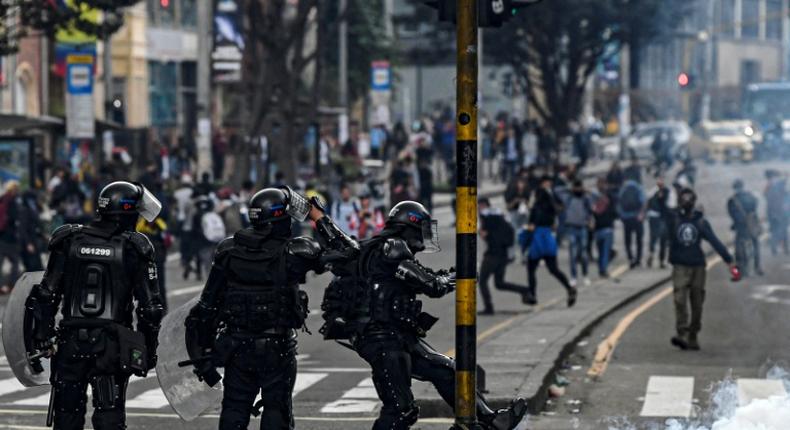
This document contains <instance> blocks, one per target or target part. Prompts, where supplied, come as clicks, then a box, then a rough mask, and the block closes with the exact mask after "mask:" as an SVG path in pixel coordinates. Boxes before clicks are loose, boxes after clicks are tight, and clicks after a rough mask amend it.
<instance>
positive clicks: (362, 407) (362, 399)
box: [321, 378, 379, 414]
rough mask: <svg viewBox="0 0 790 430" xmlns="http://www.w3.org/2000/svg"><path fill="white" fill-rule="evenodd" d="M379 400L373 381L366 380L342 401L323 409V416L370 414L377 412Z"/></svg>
mask: <svg viewBox="0 0 790 430" xmlns="http://www.w3.org/2000/svg"><path fill="white" fill-rule="evenodd" d="M378 405H379V398H378V395H377V394H376V389H375V388H374V386H373V379H371V378H365V379H363V380H362V381H360V382H359V384H357V386H356V387H354V388H352V389H350V390H348V391H346V392H345V393H343V395H342V396H341V397H340V399H338V400H335V401H334V402H331V403H327V404H326V405H324V406H323V407H322V408H321V413H322V414H352V413H370V412H373V411H375V410H376V408H377V407H378Z"/></svg>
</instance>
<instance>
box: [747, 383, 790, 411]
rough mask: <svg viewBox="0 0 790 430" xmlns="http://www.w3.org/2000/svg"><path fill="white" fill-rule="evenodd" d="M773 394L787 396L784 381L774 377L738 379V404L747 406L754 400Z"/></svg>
mask: <svg viewBox="0 0 790 430" xmlns="http://www.w3.org/2000/svg"><path fill="white" fill-rule="evenodd" d="M773 396H781V397H786V396H787V391H786V390H785V385H784V382H782V381H780V380H773V379H748V378H742V379H738V405H739V406H746V405H748V404H749V403H751V402H752V401H753V400H757V399H768V398H770V397H773Z"/></svg>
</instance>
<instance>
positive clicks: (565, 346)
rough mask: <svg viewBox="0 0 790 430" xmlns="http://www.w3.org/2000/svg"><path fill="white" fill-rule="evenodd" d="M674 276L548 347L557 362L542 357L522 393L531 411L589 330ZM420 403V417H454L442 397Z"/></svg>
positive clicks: (503, 403) (497, 404)
mask: <svg viewBox="0 0 790 430" xmlns="http://www.w3.org/2000/svg"><path fill="white" fill-rule="evenodd" d="M671 279H672V278H671V276H664V277H662V278H660V279H659V280H657V281H654V282H652V283H650V284H648V285H647V286H646V287H645V288H642V289H641V290H639V291H636V292H633V293H631V294H630V295H628V296H626V297H624V298H622V299H621V300H619V301H617V302H616V303H614V304H612V305H611V306H609V307H607V308H605V309H602V310H601V311H600V312H598V313H596V314H595V315H592V316H590V317H589V318H587V319H585V320H582V321H580V322H579V324H577V325H575V326H574V328H573V329H572V330H570V331H569V332H568V333H567V334H565V335H564V336H563V337H561V338H559V339H557V340H556V341H555V342H554V343H553V345H552V346H550V347H549V348H547V349H546V352H545V353H544V354H543V355H544V356H547V357H556V358H555V359H553V361H548V360H547V361H546V362H544V361H543V360H541V364H539V365H537V366H536V367H535V368H534V369H532V370H531V371H530V372H529V376H527V379H526V381H525V383H524V384H523V385H522V387H523V391H524V393H522V394H523V395H524V397H526V399H527V403H528V408H529V413H530V414H532V415H535V414H538V413H540V411H541V410H542V409H543V406H544V405H545V404H546V400H548V387H549V385H551V384H552V383H553V378H554V375H555V374H556V373H557V371H558V370H559V369H560V368H561V367H562V364H563V362H564V361H565V359H566V358H567V357H568V356H569V355H570V354H571V352H573V350H574V348H575V347H576V344H577V343H578V342H579V341H580V340H581V339H582V338H584V337H586V336H588V335H589V333H590V332H591V331H592V330H593V329H594V328H595V327H596V326H598V325H599V324H600V323H601V321H603V320H604V319H606V318H607V317H609V316H610V315H612V314H613V313H615V312H617V311H619V310H620V309H622V308H624V307H626V306H628V305H630V304H631V303H633V302H635V301H637V300H639V299H640V298H642V297H643V296H645V295H647V294H649V293H650V292H652V291H654V290H656V289H658V288H659V287H661V286H662V285H665V284H666V283H667V282H670V281H671ZM486 400H487V401H488V403H489V405H490V406H491V407H492V408H495V409H496V408H504V407H507V406H508V405H509V404H510V402H511V401H512V400H513V399H512V397H500V396H497V397H486ZM416 402H417V406H419V407H420V416H421V417H423V418H438V417H452V416H453V411H452V409H451V408H450V407H449V406H448V405H447V404H446V403H444V401H442V400H441V399H437V398H431V399H422V400H421V399H416Z"/></svg>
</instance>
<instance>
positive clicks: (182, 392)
mask: <svg viewBox="0 0 790 430" xmlns="http://www.w3.org/2000/svg"><path fill="white" fill-rule="evenodd" d="M199 299H200V297H195V298H194V299H192V300H190V301H188V302H187V303H185V304H184V305H183V306H180V307H179V308H177V309H174V310H172V311H171V312H170V313H168V314H167V316H165V318H164V320H162V326H161V328H160V329H159V348H157V355H158V356H159V361H158V362H157V364H156V377H157V379H159V387H160V388H161V389H162V391H163V392H164V393H165V397H166V398H167V401H168V402H169V403H170V406H171V407H172V408H173V410H174V411H175V412H176V413H177V414H178V416H180V417H181V419H183V420H185V421H192V420H194V419H195V418H197V417H198V416H199V415H200V414H202V413H203V412H206V411H207V410H209V409H210V408H212V407H216V406H218V405H219V404H220V402H221V401H222V383H219V384H217V385H216V386H214V387H209V386H208V385H207V384H206V383H205V382H202V381H200V380H198V377H197V376H196V375H195V374H194V373H193V372H192V369H193V367H192V366H187V367H179V366H178V363H179V362H181V361H185V360H189V356H188V355H187V351H186V341H185V338H186V328H185V327H184V321H185V320H186V318H187V315H189V310H190V309H192V307H193V306H195V304H196V303H197V302H198V300H199Z"/></svg>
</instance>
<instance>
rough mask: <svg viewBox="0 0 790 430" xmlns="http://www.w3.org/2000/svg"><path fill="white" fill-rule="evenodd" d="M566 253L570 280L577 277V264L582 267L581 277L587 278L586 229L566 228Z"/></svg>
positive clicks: (570, 226)
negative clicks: (568, 259)
mask: <svg viewBox="0 0 790 430" xmlns="http://www.w3.org/2000/svg"><path fill="white" fill-rule="evenodd" d="M565 232H566V233H567V235H568V245H569V246H568V253H569V254H570V262H571V278H576V277H577V274H578V273H577V270H576V266H577V264H581V266H582V276H587V263H588V262H587V251H586V249H587V227H578V226H572V225H569V226H566V227H565Z"/></svg>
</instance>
